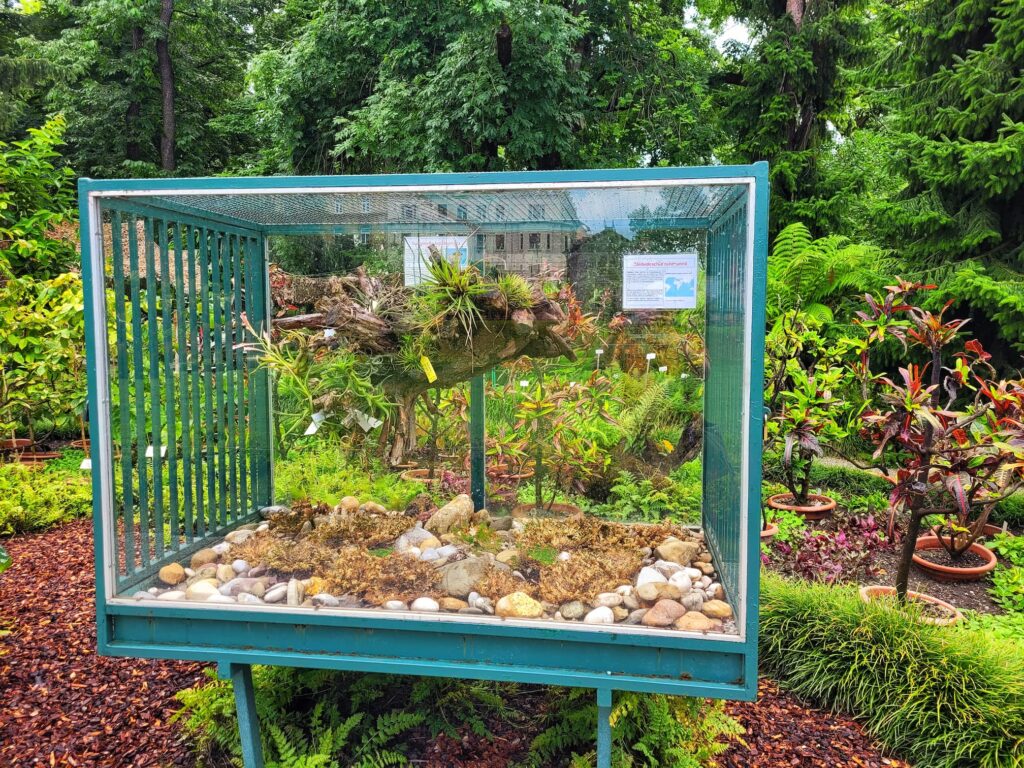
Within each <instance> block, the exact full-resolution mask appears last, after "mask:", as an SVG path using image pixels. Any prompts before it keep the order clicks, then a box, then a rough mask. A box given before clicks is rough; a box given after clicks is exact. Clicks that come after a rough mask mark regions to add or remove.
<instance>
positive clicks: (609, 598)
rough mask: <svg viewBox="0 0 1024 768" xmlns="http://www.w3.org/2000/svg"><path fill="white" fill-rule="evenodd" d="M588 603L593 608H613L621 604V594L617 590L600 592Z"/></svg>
mask: <svg viewBox="0 0 1024 768" xmlns="http://www.w3.org/2000/svg"><path fill="white" fill-rule="evenodd" d="M590 604H591V605H592V606H594V607H595V608H614V607H615V606H617V605H622V595H620V594H619V593H618V592H602V593H601V594H599V595H598V596H597V597H595V598H594V599H593V600H592V601H591V602H590Z"/></svg>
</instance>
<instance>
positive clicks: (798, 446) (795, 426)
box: [768, 362, 845, 520]
mask: <svg viewBox="0 0 1024 768" xmlns="http://www.w3.org/2000/svg"><path fill="white" fill-rule="evenodd" d="M842 375H843V371H842V370H841V369H839V368H833V367H829V366H828V365H827V364H826V363H824V362H823V363H822V364H819V365H818V366H817V367H816V368H815V369H814V370H813V371H811V372H808V371H805V370H804V369H803V368H801V367H799V366H797V365H792V366H791V370H790V380H791V381H792V388H791V389H789V390H787V391H785V392H783V393H782V410H781V413H780V414H779V415H778V416H777V417H775V419H774V420H773V421H772V422H771V423H770V424H769V436H770V437H774V438H775V439H778V440H781V441H782V444H783V449H782V470H783V480H782V482H783V484H784V485H785V486H786V490H787V491H788V493H780V494H776V495H775V496H772V497H771V498H769V499H768V505H769V506H770V507H773V508H775V509H787V510H791V511H795V512H799V513H800V514H802V515H804V516H805V517H807V519H809V520H820V519H821V518H822V517H824V516H825V515H826V514H828V512H830V511H832V510H833V509H835V506H836V503H835V501H834V500H833V499H830V498H829V497H828V496H823V495H821V494H816V493H812V492H811V470H812V469H813V467H814V461H815V460H816V459H817V458H819V457H820V456H821V455H822V453H823V445H824V444H826V443H828V442H829V441H834V440H838V439H840V438H842V437H843V436H844V435H845V431H844V430H843V429H842V427H840V426H839V425H838V424H837V422H836V413H837V411H838V410H839V409H841V407H842V406H843V405H844V403H843V401H842V400H839V399H838V398H837V397H835V396H834V395H833V392H834V391H835V390H836V389H837V387H838V386H839V384H840V381H841V378H842Z"/></svg>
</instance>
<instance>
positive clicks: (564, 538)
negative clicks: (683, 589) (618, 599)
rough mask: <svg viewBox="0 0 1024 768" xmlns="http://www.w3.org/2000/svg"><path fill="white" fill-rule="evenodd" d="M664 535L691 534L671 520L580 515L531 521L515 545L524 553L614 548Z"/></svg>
mask: <svg viewBox="0 0 1024 768" xmlns="http://www.w3.org/2000/svg"><path fill="white" fill-rule="evenodd" d="M668 536H676V537H678V538H680V539H689V538H692V537H693V534H692V533H691V532H690V531H687V530H686V529H685V528H682V527H680V526H678V525H673V524H671V523H657V524H654V525H635V524H634V525H626V524H623V523H613V522H609V521H608V520H601V519H599V518H596V517H586V516H581V517H574V518H569V519H567V520H555V519H547V520H535V521H532V522H530V523H528V524H527V525H526V530H524V531H523V532H522V533H521V534H519V536H518V538H517V539H516V547H517V549H518V550H519V551H520V552H524V553H529V552H531V551H536V550H540V549H547V548H550V549H554V550H556V551H558V552H562V551H567V552H614V551H626V550H639V549H641V548H642V547H651V546H656V545H657V544H660V543H661V542H662V541H664V540H665V538H666V537H668Z"/></svg>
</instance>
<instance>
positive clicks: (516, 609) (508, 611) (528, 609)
mask: <svg viewBox="0 0 1024 768" xmlns="http://www.w3.org/2000/svg"><path fill="white" fill-rule="evenodd" d="M478 604H479V603H478ZM494 612H495V613H496V614H497V615H498V616H501V617H503V618H509V619H536V618H540V617H541V616H543V615H544V606H543V605H541V604H540V603H538V602H537V601H536V600H534V599H533V598H532V597H530V596H529V595H528V594H526V593H525V592H513V593H512V594H511V595H505V596H504V597H503V598H501V599H500V600H499V601H498V604H497V605H495V606H494Z"/></svg>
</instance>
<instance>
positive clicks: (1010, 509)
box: [991, 493, 1024, 526]
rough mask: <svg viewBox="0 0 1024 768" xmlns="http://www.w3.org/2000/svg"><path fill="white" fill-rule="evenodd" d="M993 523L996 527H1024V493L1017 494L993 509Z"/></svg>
mask: <svg viewBox="0 0 1024 768" xmlns="http://www.w3.org/2000/svg"><path fill="white" fill-rule="evenodd" d="M991 521H992V522H993V523H995V524H996V525H1002V524H1003V523H1007V524H1009V525H1012V526H1022V525H1024V493H1015V494H1013V495H1012V496H1010V497H1008V498H1005V499H1003V500H1002V501H1000V502H999V503H997V504H996V505H995V507H993V508H992V515H991Z"/></svg>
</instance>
